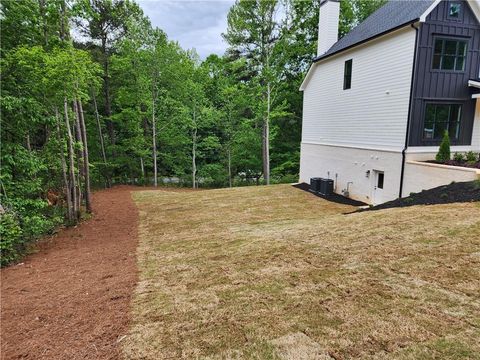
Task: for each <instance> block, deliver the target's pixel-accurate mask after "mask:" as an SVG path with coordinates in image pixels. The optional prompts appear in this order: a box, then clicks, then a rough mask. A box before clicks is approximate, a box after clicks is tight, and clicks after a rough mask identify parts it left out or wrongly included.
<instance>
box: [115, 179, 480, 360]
mask: <svg viewBox="0 0 480 360" xmlns="http://www.w3.org/2000/svg"><path fill="white" fill-rule="evenodd" d="M133 196H134V199H135V201H136V203H137V206H138V207H139V209H140V245H139V249H138V263H139V269H140V283H139V284H138V286H137V290H136V294H135V299H134V303H133V312H134V323H133V325H132V328H131V331H130V334H129V335H128V336H127V337H126V338H125V339H124V340H122V342H123V344H124V345H123V346H124V353H125V355H126V357H127V358H146V359H178V358H187V359H192V358H193V359H196V358H201V359H292V360H293V359H295V360H297V359H298V360H300V359H351V358H355V359H357V358H364V359H461V358H463V359H480V355H479V354H480V341H479V339H480V204H479V203H468V204H450V205H436V206H414V207H410V208H402V209H388V210H381V211H372V212H364V213H356V214H351V215H343V213H345V212H349V211H352V210H354V208H352V207H349V206H347V205H338V204H333V203H329V202H327V201H325V200H322V199H320V198H318V197H315V196H313V195H311V194H309V193H307V192H304V191H301V190H298V189H295V188H293V187H291V186H289V185H277V186H270V187H248V188H235V189H222V190H210V191H199V192H181V193H178V192H168V191H143V192H136V193H133Z"/></svg>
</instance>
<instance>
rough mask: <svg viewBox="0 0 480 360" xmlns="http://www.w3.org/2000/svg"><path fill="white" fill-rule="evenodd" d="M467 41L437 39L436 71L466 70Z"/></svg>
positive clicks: (434, 63)
mask: <svg viewBox="0 0 480 360" xmlns="http://www.w3.org/2000/svg"><path fill="white" fill-rule="evenodd" d="M466 56H467V41H466V40H455V39H435V48H434V53H433V68H434V69H436V70H454V71H464V70H465V58H466Z"/></svg>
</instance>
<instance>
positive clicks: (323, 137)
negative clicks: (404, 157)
mask: <svg viewBox="0 0 480 360" xmlns="http://www.w3.org/2000/svg"><path fill="white" fill-rule="evenodd" d="M414 47H415V30H414V29H412V28H410V27H407V28H404V29H402V30H399V31H396V32H394V33H392V34H389V35H386V36H383V37H381V38H379V39H376V40H373V41H370V42H368V43H366V44H364V45H360V46H358V47H356V48H354V49H352V50H349V51H346V52H343V53H341V54H339V55H336V56H333V57H331V58H327V59H326V60H324V61H321V62H319V63H318V64H317V65H315V66H314V68H312V69H311V71H312V73H311V74H310V76H311V77H310V78H309V80H308V82H307V84H306V86H305V90H304V105H303V133H302V142H303V143H311V144H333V145H355V146H359V147H365V148H372V147H377V148H387V149H396V150H401V149H402V148H403V146H404V143H405V131H406V124H407V117H408V105H409V97H410V85H411V76H412V66H413V56H414ZM348 59H353V70H352V74H353V75H352V88H351V89H349V90H343V75H344V74H343V71H344V63H345V61H346V60H348Z"/></svg>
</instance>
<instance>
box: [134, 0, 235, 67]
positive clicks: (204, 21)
mask: <svg viewBox="0 0 480 360" xmlns="http://www.w3.org/2000/svg"><path fill="white" fill-rule="evenodd" d="M137 1H138V3H139V4H140V6H141V7H142V9H143V11H144V13H145V15H147V16H148V17H149V18H150V21H151V22H152V25H153V26H157V27H159V28H160V29H162V30H163V31H165V32H166V33H167V35H168V38H169V39H170V40H174V41H178V43H179V44H180V46H181V47H182V48H184V49H192V48H195V49H196V51H197V53H198V54H199V55H200V57H201V58H202V59H205V58H206V57H207V56H208V55H210V54H212V53H213V54H218V55H222V54H223V53H224V52H225V50H226V48H227V44H226V43H225V41H224V40H223V39H222V33H223V32H225V31H226V30H227V14H228V10H229V9H230V7H231V6H232V5H233V3H234V0H137Z"/></svg>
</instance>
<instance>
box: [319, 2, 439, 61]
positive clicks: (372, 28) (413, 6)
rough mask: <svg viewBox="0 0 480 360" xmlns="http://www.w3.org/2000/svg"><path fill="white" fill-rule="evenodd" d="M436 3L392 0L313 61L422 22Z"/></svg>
mask: <svg viewBox="0 0 480 360" xmlns="http://www.w3.org/2000/svg"><path fill="white" fill-rule="evenodd" d="M436 3H438V1H435V0H402V1H398V0H390V1H389V2H388V3H386V4H385V5H384V6H382V7H381V8H380V9H378V10H377V11H375V12H374V13H373V14H372V15H370V16H369V17H368V18H366V19H365V20H364V21H363V22H361V23H360V24H359V25H357V26H356V27H355V28H353V29H352V30H351V31H350V32H349V33H348V34H347V35H345V36H344V37H342V38H341V39H340V40H338V41H337V42H336V43H335V44H333V46H332V47H331V48H330V49H329V50H328V51H327V52H326V53H325V54H322V55H320V56H317V57H316V58H314V59H313V61H314V62H316V61H319V60H321V59H324V58H326V57H328V56H331V55H333V54H336V53H338V52H340V51H343V50H346V49H348V48H350V47H352V46H355V45H358V44H360V43H363V42H365V41H368V40H370V39H372V38H375V37H377V36H380V35H383V34H385V33H387V32H390V31H392V30H395V29H398V28H400V27H403V26H405V25H408V24H411V23H414V22H416V21H418V20H420V18H421V17H422V15H424V14H425V13H426V12H427V10H430V7H431V6H432V5H434V4H435V5H436Z"/></svg>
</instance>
